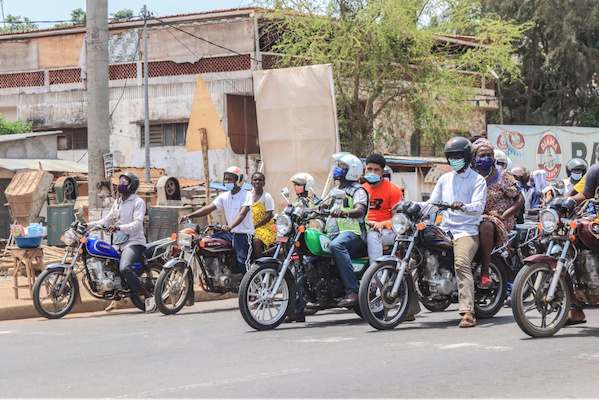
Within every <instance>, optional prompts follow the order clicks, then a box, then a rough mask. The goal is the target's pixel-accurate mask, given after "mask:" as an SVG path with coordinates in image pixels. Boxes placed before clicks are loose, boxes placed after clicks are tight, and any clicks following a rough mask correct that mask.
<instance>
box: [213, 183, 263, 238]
mask: <svg viewBox="0 0 599 400" xmlns="http://www.w3.org/2000/svg"><path fill="white" fill-rule="evenodd" d="M214 205H215V206H216V208H218V209H219V210H224V211H225V218H226V219H227V224H231V222H233V220H234V219H235V218H236V217H237V216H238V215H239V212H240V211H241V207H244V206H248V207H249V208H250V211H249V212H248V213H247V214H246V215H245V218H244V219H243V221H241V223H240V224H239V225H237V226H236V227H235V228H233V229H231V232H232V233H247V234H250V235H253V234H254V221H253V219H252V194H251V193H250V192H248V191H247V190H243V189H241V190H240V191H239V192H237V193H236V194H233V193H232V192H223V193H221V194H219V195H218V197H217V198H216V199H214Z"/></svg>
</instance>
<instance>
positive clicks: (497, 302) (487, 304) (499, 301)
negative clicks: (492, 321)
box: [474, 256, 508, 318]
mask: <svg viewBox="0 0 599 400" xmlns="http://www.w3.org/2000/svg"><path fill="white" fill-rule="evenodd" d="M506 268H508V267H507V265H506V264H505V263H504V262H503V261H502V260H501V259H500V258H499V257H495V256H493V257H491V263H490V264H489V279H491V287H490V288H489V289H479V288H478V287H476V282H475V288H474V313H475V314H476V316H477V318H491V317H493V316H495V314H497V313H498V312H499V310H501V309H502V308H503V304H504V302H505V298H506V296H507V271H506ZM476 271H477V272H476V273H477V274H479V273H480V269H479V268H478V267H477V269H476Z"/></svg>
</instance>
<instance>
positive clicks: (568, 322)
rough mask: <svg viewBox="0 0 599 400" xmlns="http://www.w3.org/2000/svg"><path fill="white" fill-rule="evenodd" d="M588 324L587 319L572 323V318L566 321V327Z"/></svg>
mask: <svg viewBox="0 0 599 400" xmlns="http://www.w3.org/2000/svg"><path fill="white" fill-rule="evenodd" d="M586 322H587V320H586V319H583V320H581V321H572V320H571V319H570V318H568V320H567V321H566V325H578V324H584V323H586Z"/></svg>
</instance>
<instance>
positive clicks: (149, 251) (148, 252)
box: [143, 238, 172, 258]
mask: <svg viewBox="0 0 599 400" xmlns="http://www.w3.org/2000/svg"><path fill="white" fill-rule="evenodd" d="M171 241H172V239H171V238H164V239H160V240H156V241H155V242H151V243H148V244H146V249H145V250H144V251H143V255H144V256H145V257H146V258H152V257H153V256H154V251H155V250H156V248H157V247H160V246H163V245H166V244H167V243H169V242H171Z"/></svg>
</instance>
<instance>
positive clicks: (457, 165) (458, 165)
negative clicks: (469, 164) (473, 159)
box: [449, 158, 466, 172]
mask: <svg viewBox="0 0 599 400" xmlns="http://www.w3.org/2000/svg"><path fill="white" fill-rule="evenodd" d="M449 165H451V168H453V170H454V171H455V172H459V171H461V170H462V168H464V166H465V165H466V160H464V159H463V158H460V159H459V160H449Z"/></svg>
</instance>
